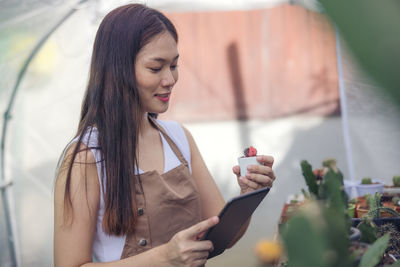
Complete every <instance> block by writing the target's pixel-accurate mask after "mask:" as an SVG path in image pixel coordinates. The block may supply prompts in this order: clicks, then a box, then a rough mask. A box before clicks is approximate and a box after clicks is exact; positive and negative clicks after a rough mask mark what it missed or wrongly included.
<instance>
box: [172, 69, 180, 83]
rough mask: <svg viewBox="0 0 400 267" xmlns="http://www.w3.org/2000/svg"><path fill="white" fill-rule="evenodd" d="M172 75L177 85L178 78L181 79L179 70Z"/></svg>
mask: <svg viewBox="0 0 400 267" xmlns="http://www.w3.org/2000/svg"><path fill="white" fill-rule="evenodd" d="M172 75H173V76H174V80H175V83H176V82H177V81H178V78H179V72H178V70H175V71H174V72H173V73H172Z"/></svg>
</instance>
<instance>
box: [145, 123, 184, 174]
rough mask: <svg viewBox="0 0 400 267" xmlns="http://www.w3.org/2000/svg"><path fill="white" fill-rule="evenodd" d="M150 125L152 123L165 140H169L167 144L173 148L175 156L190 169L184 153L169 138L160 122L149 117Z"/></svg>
mask: <svg viewBox="0 0 400 267" xmlns="http://www.w3.org/2000/svg"><path fill="white" fill-rule="evenodd" d="M148 118H149V121H150V123H152V124H153V125H154V126H155V127H156V128H157V129H158V130H159V131H160V132H161V133H162V134H163V136H164V138H165V140H167V143H168V144H169V146H170V147H171V149H172V151H173V152H174V153H175V155H176V156H177V157H178V159H179V160H180V162H181V163H182V164H183V165H185V166H187V167H189V165H188V163H187V161H186V159H185V157H184V156H183V155H182V152H181V151H180V150H179V148H178V146H177V145H176V144H175V142H174V141H173V140H172V139H171V137H169V135H168V134H167V132H166V131H165V130H164V128H163V127H162V126H161V125H160V124H158V122H157V121H156V120H155V119H154V118H153V117H152V116H148Z"/></svg>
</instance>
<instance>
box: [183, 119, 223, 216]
mask: <svg viewBox="0 0 400 267" xmlns="http://www.w3.org/2000/svg"><path fill="white" fill-rule="evenodd" d="M182 127H183V126H182ZM183 129H184V131H185V134H186V137H187V139H188V142H189V146H190V155H191V166H192V176H193V178H194V181H195V183H196V185H197V189H198V191H199V194H200V201H201V212H202V218H209V217H211V216H215V215H218V214H219V212H220V211H221V210H222V208H223V207H224V206H225V200H224V198H223V197H222V194H221V192H220V191H219V189H218V187H217V184H216V183H215V181H214V179H213V178H212V176H211V174H210V172H209V170H208V168H207V166H206V164H205V162H204V160H203V158H202V156H201V154H200V151H199V149H198V147H197V145H196V142H195V141H194V139H193V136H192V135H191V133H190V132H189V130H187V129H186V128H185V127H183Z"/></svg>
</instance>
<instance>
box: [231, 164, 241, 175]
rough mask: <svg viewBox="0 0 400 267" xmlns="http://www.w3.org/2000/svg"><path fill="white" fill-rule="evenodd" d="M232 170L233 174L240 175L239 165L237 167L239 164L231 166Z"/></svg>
mask: <svg viewBox="0 0 400 267" xmlns="http://www.w3.org/2000/svg"><path fill="white" fill-rule="evenodd" d="M232 171H233V173H234V174H236V175H238V176H239V175H240V167H239V165H236V166H233V168H232Z"/></svg>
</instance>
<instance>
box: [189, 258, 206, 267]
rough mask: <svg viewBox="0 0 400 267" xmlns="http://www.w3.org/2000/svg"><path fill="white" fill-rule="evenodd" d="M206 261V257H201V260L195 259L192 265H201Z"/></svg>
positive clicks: (201, 266) (200, 266)
mask: <svg viewBox="0 0 400 267" xmlns="http://www.w3.org/2000/svg"><path fill="white" fill-rule="evenodd" d="M207 257H208V256H207ZM206 263H207V258H206V259H201V260H195V261H193V266H195V267H203V266H204V265H205V264H206Z"/></svg>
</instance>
